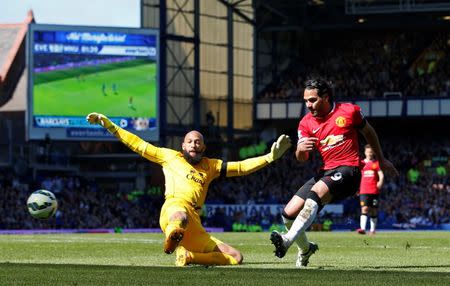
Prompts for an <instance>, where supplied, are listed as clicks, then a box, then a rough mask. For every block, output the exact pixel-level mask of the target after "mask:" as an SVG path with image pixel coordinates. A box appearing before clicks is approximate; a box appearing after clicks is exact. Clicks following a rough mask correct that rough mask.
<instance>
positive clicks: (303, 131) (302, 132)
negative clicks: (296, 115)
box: [297, 119, 311, 145]
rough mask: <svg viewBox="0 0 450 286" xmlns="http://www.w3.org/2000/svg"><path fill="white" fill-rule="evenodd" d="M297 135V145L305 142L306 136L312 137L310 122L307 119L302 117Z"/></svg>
mask: <svg viewBox="0 0 450 286" xmlns="http://www.w3.org/2000/svg"><path fill="white" fill-rule="evenodd" d="M297 136H298V140H297V145H298V144H299V143H301V142H303V140H305V139H306V138H308V137H311V133H310V132H309V128H308V124H307V122H306V120H305V119H302V120H301V121H300V123H299V124H298V129H297Z"/></svg>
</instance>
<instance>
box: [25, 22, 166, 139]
mask: <svg viewBox="0 0 450 286" xmlns="http://www.w3.org/2000/svg"><path fill="white" fill-rule="evenodd" d="M158 41H159V36H158V31H157V30H149V29H128V28H98V27H78V26H55V25H36V24H32V25H30V29H29V36H28V68H29V70H28V71H29V75H28V78H29V81H28V82H29V88H28V106H27V117H28V118H27V131H28V132H27V137H28V139H31V140H33V139H36V140H39V139H44V138H45V137H46V136H49V137H50V139H56V140H113V139H115V137H114V136H112V135H111V134H109V133H108V132H107V131H106V130H105V129H103V128H102V127H99V126H97V125H89V124H88V123H87V122H86V115H87V114H89V113H90V112H94V111H95V112H99V113H103V114H105V115H106V116H108V117H109V118H110V119H111V120H112V121H113V122H114V123H116V124H117V125H119V126H120V127H122V128H124V129H126V130H128V131H131V132H133V133H135V134H136V135H138V136H140V137H141V138H143V139H144V140H149V141H157V140H159V119H158V114H159V112H158V107H159V96H158V78H159V65H158V63H159V60H158V57H159V42H158Z"/></svg>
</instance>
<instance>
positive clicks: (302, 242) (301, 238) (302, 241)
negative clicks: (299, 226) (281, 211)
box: [281, 216, 309, 253]
mask: <svg viewBox="0 0 450 286" xmlns="http://www.w3.org/2000/svg"><path fill="white" fill-rule="evenodd" d="M281 217H282V218H283V222H284V226H285V227H286V230H287V231H289V229H290V228H291V226H292V223H293V222H294V220H292V219H288V218H285V217H284V216H281ZM295 244H297V248H298V250H300V252H301V253H306V252H308V251H309V240H308V238H307V237H306V233H305V232H304V231H303V232H301V233H300V234H299V235H298V236H297V239H296V240H295Z"/></svg>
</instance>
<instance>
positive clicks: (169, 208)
mask: <svg viewBox="0 0 450 286" xmlns="http://www.w3.org/2000/svg"><path fill="white" fill-rule="evenodd" d="M179 211H181V212H185V213H186V215H187V221H188V224H187V227H186V229H185V232H184V237H183V240H182V241H181V243H180V245H182V246H183V247H184V248H186V249H187V250H189V251H192V252H201V253H207V252H212V251H214V249H215V248H216V246H217V245H219V244H222V243H223V242H222V241H220V240H218V239H217V238H215V237H213V236H211V235H210V234H209V233H207V232H206V230H205V229H204V228H203V226H202V223H201V221H200V216H199V213H198V211H197V210H195V208H194V207H193V206H191V204H189V203H188V202H186V201H184V200H181V199H167V200H166V201H165V202H164V205H163V206H162V208H161V214H160V217H159V225H160V227H161V230H162V231H163V232H164V233H165V230H166V227H167V225H168V224H169V218H170V217H171V216H172V215H173V214H174V213H175V212H179Z"/></svg>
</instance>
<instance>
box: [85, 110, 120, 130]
mask: <svg viewBox="0 0 450 286" xmlns="http://www.w3.org/2000/svg"><path fill="white" fill-rule="evenodd" d="M86 120H87V121H88V122H89V123H90V124H100V125H101V126H103V127H105V128H106V129H107V130H108V131H109V132H110V133H112V134H114V133H116V131H117V129H118V128H119V127H118V126H117V125H116V124H114V123H113V122H112V121H111V120H109V118H108V117H106V116H105V115H103V114H101V113H97V112H92V113H89V114H88V115H87V116H86Z"/></svg>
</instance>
